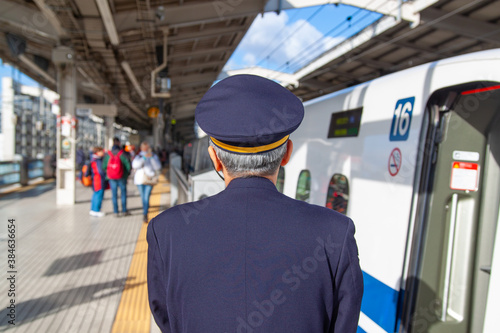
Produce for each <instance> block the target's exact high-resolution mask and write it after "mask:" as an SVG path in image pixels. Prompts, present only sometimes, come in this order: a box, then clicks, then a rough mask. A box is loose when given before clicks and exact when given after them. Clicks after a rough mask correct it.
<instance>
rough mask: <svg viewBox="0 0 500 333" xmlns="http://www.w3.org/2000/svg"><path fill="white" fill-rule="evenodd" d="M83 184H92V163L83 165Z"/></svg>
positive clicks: (86, 185) (87, 185)
mask: <svg viewBox="0 0 500 333" xmlns="http://www.w3.org/2000/svg"><path fill="white" fill-rule="evenodd" d="M81 182H82V185H83V186H85V187H89V186H91V185H92V174H91V172H90V165H89V164H84V165H83V167H82V179H81Z"/></svg>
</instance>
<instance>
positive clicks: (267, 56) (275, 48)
mask: <svg viewBox="0 0 500 333" xmlns="http://www.w3.org/2000/svg"><path fill="white" fill-rule="evenodd" d="M324 8H325V5H322V6H320V7H319V8H318V9H316V10H315V11H314V13H312V15H311V16H309V17H308V18H307V20H305V21H304V22H302V24H300V25H299V26H297V27H296V28H295V29H294V30H293V31H292V32H290V33H289V34H288V35H287V36H286V37H285V38H283V40H282V41H281V42H280V43H279V44H278V45H277V46H276V47H274V48H273V49H272V50H271V51H270V52H269V53H268V54H267V55H266V56H265V57H264V58H262V59H261V60H260V61H259V62H258V63H257V66H258V65H260V64H261V63H262V62H264V61H265V60H267V59H269V58H270V57H271V56H272V55H273V54H274V53H275V52H276V51H278V50H279V49H280V47H281V46H282V45H283V44H284V43H285V42H286V41H287V40H288V38H289V37H290V36H292V35H293V34H295V33H296V32H297V31H298V30H299V29H300V28H302V27H303V26H304V25H305V24H306V23H308V22H309V21H310V20H312V19H313V18H314V17H315V16H316V15H318V14H319V13H320V12H321V11H322V10H323V9H324ZM285 28H286V26H285ZM283 30H284V29H283Z"/></svg>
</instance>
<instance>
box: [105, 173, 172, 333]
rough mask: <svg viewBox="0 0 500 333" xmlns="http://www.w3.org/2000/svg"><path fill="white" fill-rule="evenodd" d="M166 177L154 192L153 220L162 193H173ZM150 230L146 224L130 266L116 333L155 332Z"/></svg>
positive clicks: (114, 324) (151, 208) (152, 202)
mask: <svg viewBox="0 0 500 333" xmlns="http://www.w3.org/2000/svg"><path fill="white" fill-rule="evenodd" d="M164 175H165V170H163V171H162V174H161V175H160V181H159V182H158V184H156V185H155V186H154V187H153V190H152V192H151V197H150V200H149V207H150V208H149V211H148V218H149V220H151V219H152V218H154V217H155V216H156V215H158V214H159V213H160V206H161V197H162V194H164V193H167V192H169V191H170V186H168V185H167V184H168V183H167V179H166V178H165V176H164ZM141 216H142V214H141ZM141 223H142V222H141ZM147 228H148V225H147V223H142V227H141V231H140V232H139V237H138V238H137V243H136V246H135V251H134V255H133V256H132V261H131V263H130V269H129V272H128V275H127V281H126V283H125V287H124V288H123V293H122V297H121V300H120V304H119V305H118V311H117V312H116V317H115V321H114V323H113V328H112V329H111V332H112V333H149V332H150V330H151V311H150V310H149V302H148V287H147V261H148V243H147V240H146V233H147Z"/></svg>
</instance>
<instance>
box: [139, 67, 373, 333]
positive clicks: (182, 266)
mask: <svg viewBox="0 0 500 333" xmlns="http://www.w3.org/2000/svg"><path fill="white" fill-rule="evenodd" d="M195 117H196V120H197V122H198V124H199V126H200V127H201V129H203V131H205V132H206V133H207V135H208V136H209V137H210V147H209V148H208V150H209V154H210V158H211V159H212V161H213V164H214V167H215V169H216V170H217V171H222V173H223V175H224V179H225V183H226V189H225V190H224V191H222V192H220V193H219V194H217V195H214V196H211V197H208V198H205V199H202V200H200V201H197V202H191V203H187V204H184V205H178V206H175V207H172V208H170V209H168V210H166V211H165V212H163V213H162V214H160V215H158V216H157V217H156V218H154V219H153V220H152V221H151V223H150V224H149V226H148V233H147V240H148V245H149V249H148V292H149V304H150V308H151V311H152V313H153V316H154V319H155V321H156V323H157V324H158V326H159V327H160V329H161V330H162V332H176V333H177V332H188V333H195V332H204V333H212V332H213V333H223V332H237V333H253V332H255V333H257V332H266V333H280V332H283V333H290V332H297V333H309V332H315V333H316V332H339V333H349V332H356V329H357V325H358V319H359V312H360V307H361V298H362V295H363V277H362V273H361V269H360V267H359V260H358V250H357V245H356V241H355V239H354V224H353V222H352V220H351V219H349V218H348V217H346V216H344V215H342V214H340V213H337V212H335V211H333V210H331V209H327V208H325V207H320V206H316V205H311V204H308V203H305V202H302V201H298V200H294V199H291V198H289V197H287V196H285V195H283V194H281V193H280V192H279V191H278V190H277V189H276V186H275V184H276V181H277V175H278V171H279V168H280V166H285V165H286V164H287V162H288V161H289V159H290V156H291V154H292V149H293V144H292V141H291V140H290V138H289V137H290V134H291V133H292V132H293V131H294V130H296V129H297V128H298V127H299V125H300V123H301V122H302V119H303V117H304V107H303V105H302V103H301V101H300V100H299V99H298V98H297V97H296V96H295V95H293V94H292V93H291V92H290V91H288V90H287V89H285V88H283V87H282V86H281V85H279V84H277V83H275V82H273V81H271V80H268V79H265V78H262V77H259V76H254V75H236V76H232V77H228V78H226V79H224V80H222V81H220V82H219V83H217V84H216V85H214V86H213V87H212V88H211V89H210V90H209V91H208V92H207V93H206V94H205V96H204V97H203V98H202V99H201V101H200V102H199V104H198V106H197V107H196V114H195Z"/></svg>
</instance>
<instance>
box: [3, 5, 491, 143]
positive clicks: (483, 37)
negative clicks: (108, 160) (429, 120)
mask: <svg viewBox="0 0 500 333" xmlns="http://www.w3.org/2000/svg"><path fill="white" fill-rule="evenodd" d="M336 3H342V4H344V5H351V6H355V7H359V8H364V9H366V10H369V11H375V12H379V13H380V14H382V15H381V17H380V19H378V20H377V21H376V22H374V23H372V24H371V25H369V26H367V27H365V28H364V29H363V30H361V31H360V32H358V33H357V34H355V35H354V36H352V37H350V38H349V39H348V40H345V41H344V42H342V43H340V44H338V45H336V46H334V47H333V48H332V49H330V50H328V51H326V52H325V53H323V54H322V55H320V56H319V57H318V58H316V59H314V60H312V61H311V62H310V63H308V64H306V65H305V66H304V67H303V68H301V69H299V70H298V71H297V72H295V73H292V74H286V75H283V77H286V80H285V81H284V82H282V84H283V85H285V86H288V88H290V89H291V90H292V91H293V92H294V93H295V94H296V95H297V96H299V97H300V98H302V99H303V100H308V99H311V98H314V97H317V96H320V95H323V94H326V93H330V92H333V91H336V90H340V89H342V88H345V87H348V86H352V85H355V84H358V83H361V82H364V81H367V80H371V79H374V78H376V77H379V76H381V75H385V74H387V73H391V72H395V71H399V70H402V69H405V68H408V67H412V66H415V65H419V64H422V63H425V62H429V61H433V60H438V59H441V58H447V57H450V56H455V55H459V54H464V53H469V52H473V51H478V50H484V49H490V48H498V47H500V1H495V0H472V1H464V0H413V1H411V0H408V1H402V0H343V1H324V0H323V1H321V0H269V1H265V0H215V1H200V0H175V1H174V0H90V1H89V0H0V31H2V32H3V36H2V37H0V57H1V58H2V59H4V61H6V62H10V63H12V64H15V65H16V66H17V67H18V68H20V70H21V71H23V72H24V73H26V74H27V75H29V76H31V77H32V78H34V79H35V80H37V81H38V82H40V83H41V84H43V85H45V86H46V87H48V88H50V89H53V90H56V82H57V79H56V78H57V74H56V68H55V65H54V63H53V50H54V49H61V50H62V51H64V50H71V57H72V59H73V60H74V64H75V67H76V70H77V71H76V72H77V82H78V92H79V97H78V99H79V100H78V103H112V104H116V105H117V107H118V119H117V121H118V122H120V123H122V124H123V125H126V126H130V127H132V128H135V129H142V128H144V129H146V128H150V127H151V119H150V118H148V115H147V110H148V108H150V107H153V106H158V103H159V98H158V97H153V96H152V93H154V94H156V95H155V96H163V98H162V99H163V105H162V106H163V111H164V115H166V117H167V118H166V119H167V120H169V119H175V120H176V122H177V125H176V127H177V131H179V132H180V133H181V137H182V138H183V139H185V140H189V139H191V138H193V137H194V127H193V117H194V109H195V106H196V104H197V102H198V101H199V99H200V98H201V97H202V96H203V94H204V93H205V92H206V91H207V90H208V88H210V86H211V85H212V84H213V83H214V81H216V79H217V78H218V77H219V75H220V74H221V71H222V68H223V67H224V65H225V64H226V62H227V61H228V59H229V58H230V56H231V55H232V53H233V52H234V50H235V49H236V47H237V46H238V44H239V43H240V41H241V40H242V38H243V37H244V35H245V33H246V32H247V30H248V29H249V27H250V25H251V24H252V22H253V20H254V19H255V17H256V16H257V15H259V14H261V13H264V12H268V11H278V12H279V11H281V10H286V9H290V8H300V7H306V6H315V5H325V4H336ZM165 42H166V48H164V45H165ZM66 48H67V49H66ZM165 53H166V57H165V56H164V55H165ZM165 58H166V62H165ZM165 63H166V66H164V68H161V67H159V66H160V65H162V64H165ZM155 69H156V71H155ZM152 77H153V79H152ZM278 80H279V77H278Z"/></svg>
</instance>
